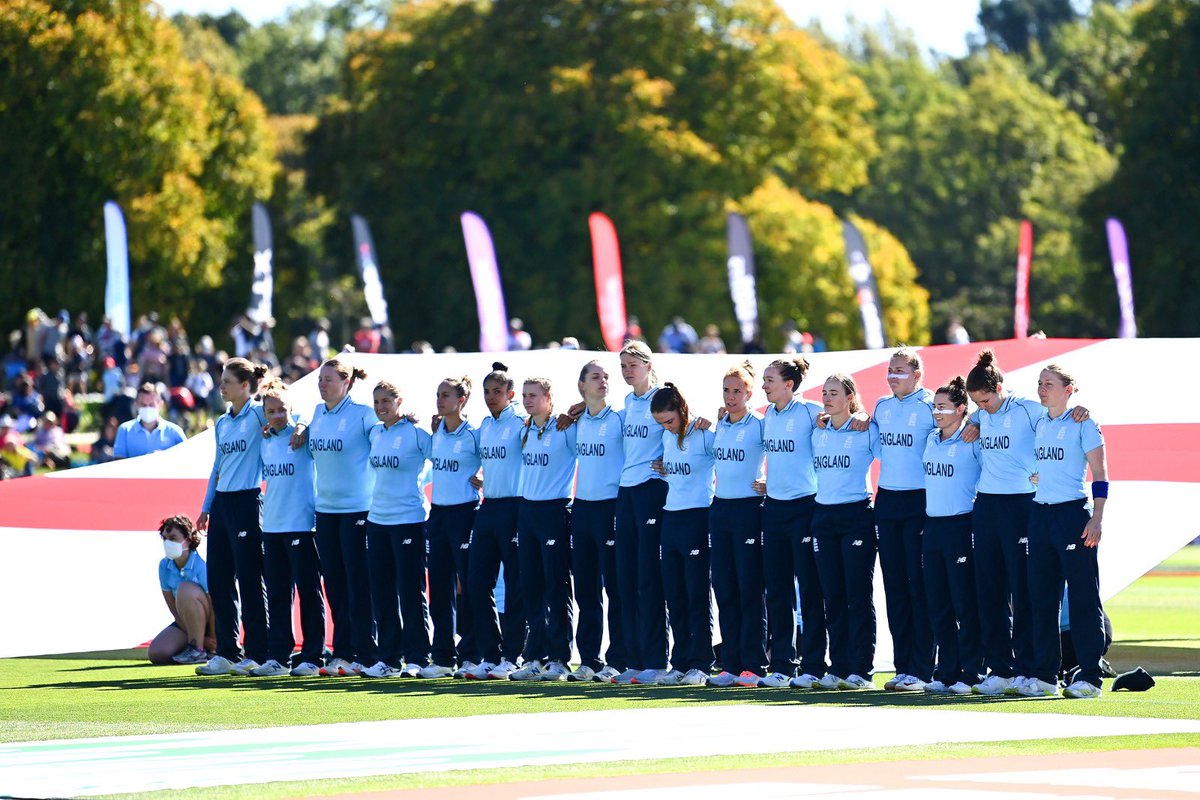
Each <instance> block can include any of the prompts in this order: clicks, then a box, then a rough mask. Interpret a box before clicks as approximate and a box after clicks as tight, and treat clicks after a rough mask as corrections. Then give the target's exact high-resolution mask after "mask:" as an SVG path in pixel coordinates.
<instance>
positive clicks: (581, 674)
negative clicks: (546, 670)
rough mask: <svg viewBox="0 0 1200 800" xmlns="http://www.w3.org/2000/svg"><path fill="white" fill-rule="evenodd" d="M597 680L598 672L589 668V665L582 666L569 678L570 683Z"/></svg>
mask: <svg viewBox="0 0 1200 800" xmlns="http://www.w3.org/2000/svg"><path fill="white" fill-rule="evenodd" d="M595 679H596V670H594V669H592V668H591V667H589V666H588V665H587V664H580V665H579V669H577V670H575V671H574V672H572V673H571V674H570V675H568V676H567V680H569V681H593V680H595Z"/></svg>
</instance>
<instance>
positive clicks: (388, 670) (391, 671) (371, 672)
mask: <svg viewBox="0 0 1200 800" xmlns="http://www.w3.org/2000/svg"><path fill="white" fill-rule="evenodd" d="M359 674H360V675H362V676H363V677H364V678H394V677H396V676H397V675H399V674H400V670H398V669H396V668H395V667H393V666H392V665H391V664H388V663H386V662H383V661H376V662H375V663H374V664H372V665H371V666H369V667H367V668H366V669H364V670H363V671H362V672H361V673H359Z"/></svg>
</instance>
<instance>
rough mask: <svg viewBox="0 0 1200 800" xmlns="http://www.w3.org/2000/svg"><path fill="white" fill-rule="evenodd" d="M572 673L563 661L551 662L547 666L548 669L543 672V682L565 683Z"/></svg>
mask: <svg viewBox="0 0 1200 800" xmlns="http://www.w3.org/2000/svg"><path fill="white" fill-rule="evenodd" d="M570 674H571V671H570V670H569V669H567V665H566V664H564V663H562V662H561V661H551V662H550V663H549V664H547V665H546V669H545V670H543V671H542V680H544V681H565V680H566V679H567V676H568V675H570Z"/></svg>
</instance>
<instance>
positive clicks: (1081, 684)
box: [1063, 681, 1104, 700]
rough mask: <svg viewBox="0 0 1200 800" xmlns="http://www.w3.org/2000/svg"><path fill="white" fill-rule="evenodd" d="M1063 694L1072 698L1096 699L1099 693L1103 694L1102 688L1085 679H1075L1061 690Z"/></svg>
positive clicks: (1098, 697)
mask: <svg viewBox="0 0 1200 800" xmlns="http://www.w3.org/2000/svg"><path fill="white" fill-rule="evenodd" d="M1063 694H1064V695H1066V696H1067V697H1070V698H1072V699H1074V700H1098V699H1100V695H1102V694H1104V690H1103V689H1101V688H1100V687H1099V686H1094V685H1092V684H1090V683H1088V682H1087V681H1075V682H1074V683H1072V684H1071V685H1070V686H1068V687H1067V688H1066V689H1064V690H1063Z"/></svg>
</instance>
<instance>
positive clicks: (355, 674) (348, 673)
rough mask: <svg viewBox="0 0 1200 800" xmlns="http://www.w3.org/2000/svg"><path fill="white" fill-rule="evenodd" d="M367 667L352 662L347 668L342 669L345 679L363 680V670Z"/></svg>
mask: <svg viewBox="0 0 1200 800" xmlns="http://www.w3.org/2000/svg"><path fill="white" fill-rule="evenodd" d="M365 669H366V666H365V665H363V664H360V663H359V662H357V661H351V662H350V663H349V664H348V665H347V666H344V667H342V668H341V673H342V677H343V678H361V677H362V674H363V670H365Z"/></svg>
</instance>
